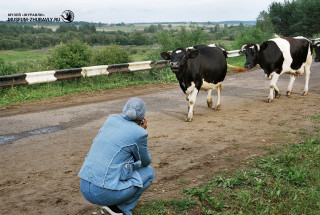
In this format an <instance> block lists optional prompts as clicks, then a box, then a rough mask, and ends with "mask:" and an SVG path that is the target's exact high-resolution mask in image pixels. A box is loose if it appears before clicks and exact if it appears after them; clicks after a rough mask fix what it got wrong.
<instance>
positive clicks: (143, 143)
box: [138, 134, 151, 167]
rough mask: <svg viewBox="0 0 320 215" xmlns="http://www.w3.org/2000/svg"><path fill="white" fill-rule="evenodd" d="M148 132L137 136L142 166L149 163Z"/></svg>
mask: <svg viewBox="0 0 320 215" xmlns="http://www.w3.org/2000/svg"><path fill="white" fill-rule="evenodd" d="M147 138H148V134H145V135H144V136H142V137H140V138H139V142H138V147H139V155H140V159H141V164H142V166H144V167H146V166H148V165H149V164H150V163H151V155H150V152H149V147H148V140H147Z"/></svg>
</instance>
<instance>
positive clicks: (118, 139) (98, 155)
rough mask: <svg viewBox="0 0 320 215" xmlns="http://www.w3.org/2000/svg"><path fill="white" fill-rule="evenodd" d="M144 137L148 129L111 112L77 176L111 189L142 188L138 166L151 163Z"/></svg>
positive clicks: (145, 137)
mask: <svg viewBox="0 0 320 215" xmlns="http://www.w3.org/2000/svg"><path fill="white" fill-rule="evenodd" d="M147 137H148V132H147V131H146V130H145V129H143V128H142V127H140V126H138V125H137V124H136V123H135V122H133V121H129V120H126V119H124V118H122V117H121V116H119V115H110V116H109V117H108V119H107V120H106V122H105V123H104V125H103V127H102V128H101V129H100V131H99V133H98V134H97V136H96V138H95V139H94V141H93V144H92V146H91V149H90V151H89V153H88V155H87V157H86V158H85V161H84V164H83V166H82V168H81V170H80V172H79V174H78V176H79V177H80V178H82V179H84V180H86V181H88V182H90V183H92V184H94V185H96V186H99V187H102V188H107V189H111V190H122V189H126V188H128V187H131V186H137V187H143V183H142V180H141V177H140V175H139V173H138V171H137V169H138V168H139V167H141V166H144V167H145V166H148V165H149V164H150V163H151V156H150V152H149V148H148V145H147Z"/></svg>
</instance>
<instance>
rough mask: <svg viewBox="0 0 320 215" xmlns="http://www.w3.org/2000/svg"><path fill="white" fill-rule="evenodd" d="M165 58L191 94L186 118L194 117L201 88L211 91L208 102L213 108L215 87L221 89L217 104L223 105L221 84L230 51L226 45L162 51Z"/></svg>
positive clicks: (187, 92)
mask: <svg viewBox="0 0 320 215" xmlns="http://www.w3.org/2000/svg"><path fill="white" fill-rule="evenodd" d="M161 57H162V58H163V59H165V60H170V67H171V70H172V72H174V73H175V75H176V77H177V79H178V81H179V84H180V87H181V89H182V91H183V92H184V93H186V94H187V100H188V101H189V108H188V109H189V111H188V116H187V119H186V121H187V122H190V121H191V120H192V117H193V106H194V103H195V101H196V97H197V95H198V92H199V90H206V91H208V96H207V104H208V107H209V108H211V107H212V97H211V93H212V89H214V88H217V91H218V101H217V105H216V107H215V109H216V110H219V109H220V107H221V103H220V93H221V85H222V82H223V80H224V78H225V76H226V73H227V61H226V57H227V53H226V50H225V49H223V48H222V47H217V46H214V45H209V46H206V45H197V46H194V47H190V48H187V49H182V48H178V49H176V50H174V51H173V52H172V54H170V53H168V52H162V53H161Z"/></svg>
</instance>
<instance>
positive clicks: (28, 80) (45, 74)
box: [0, 60, 168, 88]
mask: <svg viewBox="0 0 320 215" xmlns="http://www.w3.org/2000/svg"><path fill="white" fill-rule="evenodd" d="M167 66H168V62H167V61H166V60H159V61H156V62H154V61H142V62H134V63H124V64H113V65H103V66H91V67H82V68H74V69H62V70H51V71H42V72H30V73H22V74H15V75H6V76H0V88H8V87H13V86H24V85H31V84H40V83H48V82H54V81H62V80H70V79H75V78H81V77H93V76H98V75H109V74H113V73H119V72H136V71H143V70H151V69H161V68H166V67H167Z"/></svg>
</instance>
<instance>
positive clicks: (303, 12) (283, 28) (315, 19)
mask: <svg viewBox="0 0 320 215" xmlns="http://www.w3.org/2000/svg"><path fill="white" fill-rule="evenodd" d="M268 11H269V17H270V19H271V22H272V23H273V25H274V30H275V32H276V33H277V34H282V35H284V36H299V35H300V36H301V35H303V36H306V37H310V36H312V35H313V34H316V33H319V32H320V1H319V0H296V1H291V2H290V1H285V2H284V3H283V4H281V3H277V2H273V3H272V4H271V5H270V6H269V10H268Z"/></svg>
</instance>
